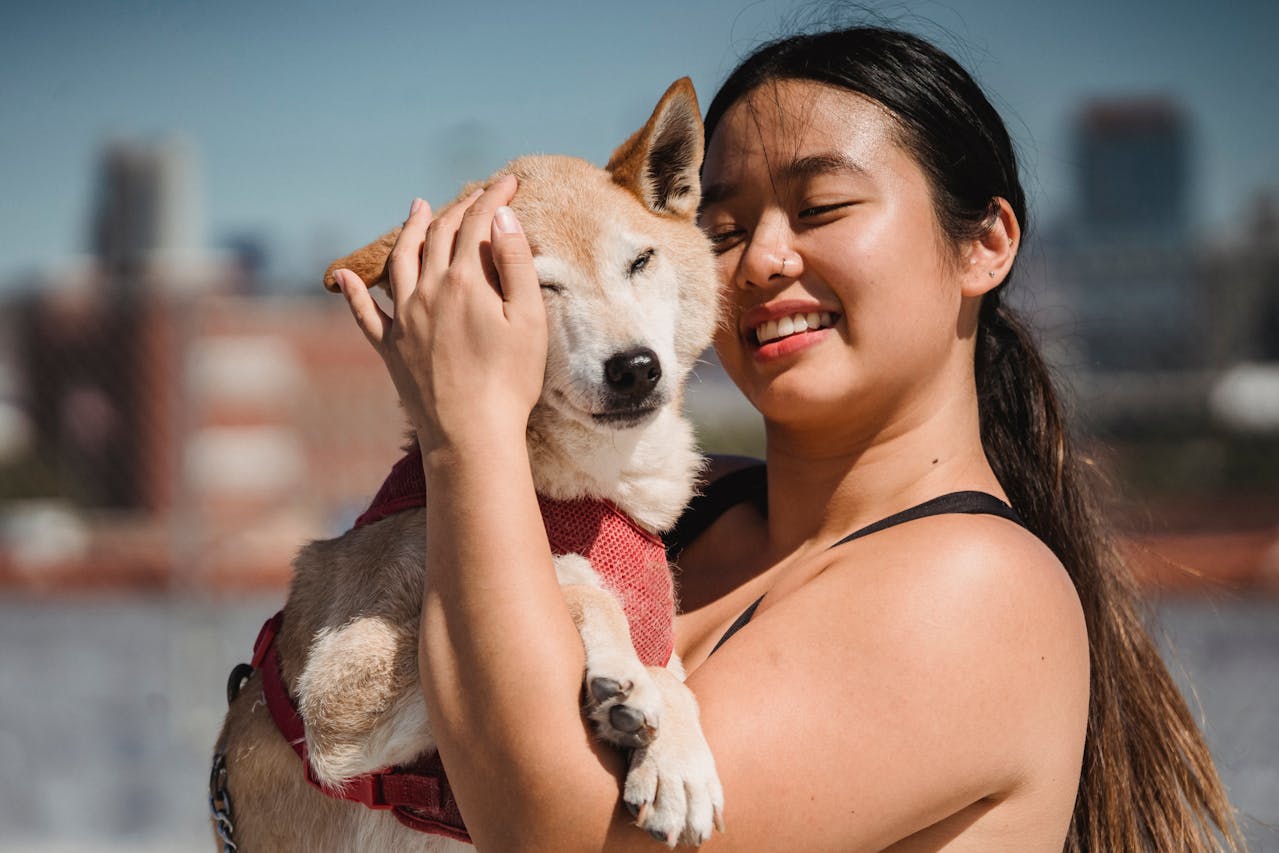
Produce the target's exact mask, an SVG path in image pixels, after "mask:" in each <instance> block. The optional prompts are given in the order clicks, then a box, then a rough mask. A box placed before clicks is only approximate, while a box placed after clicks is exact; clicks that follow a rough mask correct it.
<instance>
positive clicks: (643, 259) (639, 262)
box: [626, 249, 653, 278]
mask: <svg viewBox="0 0 1279 853" xmlns="http://www.w3.org/2000/svg"><path fill="white" fill-rule="evenodd" d="M651 260H653V250H652V249H645V250H644V251H642V252H640V253H639V256H638V257H637V258H635V260H633V261H631V267H630V269H629V270H627V272H626V277H627V278H631V277H633V276H635V275H636V274H637V273H639V272H640V271H641V270H643V269H644V267H646V266H648V262H649V261H651Z"/></svg>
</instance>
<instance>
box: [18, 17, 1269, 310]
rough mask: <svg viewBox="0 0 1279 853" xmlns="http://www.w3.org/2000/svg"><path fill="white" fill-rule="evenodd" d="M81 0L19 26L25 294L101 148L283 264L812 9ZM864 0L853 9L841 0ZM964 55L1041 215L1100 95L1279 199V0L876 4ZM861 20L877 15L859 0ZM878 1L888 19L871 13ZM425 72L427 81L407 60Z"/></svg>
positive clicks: (68, 250)
mask: <svg viewBox="0 0 1279 853" xmlns="http://www.w3.org/2000/svg"><path fill="white" fill-rule="evenodd" d="M311 8H312V7H310V6H307V5H305V4H301V3H292V4H274V5H271V6H270V7H261V6H252V5H249V4H235V3H232V4H224V5H221V6H218V7H216V8H213V7H208V6H205V5H198V4H194V3H187V2H174V3H166V4H155V3H150V4H146V3H141V2H132V3H130V2H125V3H114V4H88V3H80V4H77V3H70V4H67V3H63V4H50V5H48V6H41V7H29V8H24V9H22V10H19V11H15V12H8V13H6V15H5V19H6V20H5V26H4V27H3V28H0V30H2V32H0V110H2V111H3V114H4V115H6V116H8V117H10V118H11V119H13V118H15V117H16V120H11V121H6V123H5V127H4V129H3V130H0V187H3V188H4V193H5V198H6V201H5V204H4V205H3V206H2V207H0V288H6V287H12V286H14V285H15V284H18V283H20V279H21V277H22V276H23V275H24V274H26V273H29V272H32V271H36V270H40V269H47V268H49V267H52V266H56V265H57V264H60V263H63V262H65V260H66V259H67V258H68V257H72V256H76V255H82V254H85V253H87V251H88V249H89V245H90V234H91V229H92V221H91V220H92V212H93V211H92V203H93V194H94V191H95V181H96V174H97V169H98V165H99V159H100V151H101V150H102V149H103V147H104V146H106V145H107V143H108V142H109V141H110V140H112V139H123V140H137V139H141V140H146V139H150V138H154V137H157V136H164V135H167V134H177V135H179V136H181V137H182V138H185V139H186V140H187V142H188V144H189V145H190V146H191V148H192V150H193V157H194V160H193V162H194V163H195V164H196V165H195V169H196V176H197V178H198V180H199V183H200V185H201V186H202V189H197V191H196V193H197V194H196V196H195V197H196V198H197V199H199V201H197V202H196V203H197V204H199V205H200V210H199V211H198V213H199V215H200V217H201V218H202V219H203V220H204V221H205V222H207V227H206V228H204V229H203V232H202V234H200V235H199V236H198V237H197V238H195V239H198V240H199V241H200V242H202V243H203V244H205V245H212V246H217V245H225V244H227V243H230V242H233V241H237V240H240V239H242V238H244V237H245V236H246V235H252V236H255V237H257V239H259V240H261V241H262V243H263V244H264V245H265V246H266V248H267V250H268V251H269V252H270V253H271V257H270V258H269V262H270V264H269V269H270V271H271V272H272V273H274V274H276V275H283V276H305V275H308V274H310V273H311V272H313V268H314V266H315V265H316V264H318V263H320V262H322V260H323V259H326V258H329V257H332V256H333V255H334V254H340V253H341V252H343V251H345V250H347V249H349V248H350V247H351V246H353V245H356V244H358V243H361V242H363V241H365V240H367V239H368V238H370V237H371V236H373V235H375V234H377V233H380V232H381V231H383V230H385V228H386V227H388V226H389V225H391V224H393V223H394V222H395V221H397V220H398V218H400V217H402V216H403V210H402V209H403V208H406V207H407V203H408V200H409V199H410V198H411V197H412V196H414V195H424V196H425V197H427V198H428V199H430V200H432V201H434V202H436V203H440V202H443V201H446V200H447V199H448V198H449V197H450V196H451V194H452V192H453V191H454V190H455V189H456V186H457V185H458V183H459V182H460V181H461V180H463V179H464V178H471V177H477V176H481V175H483V174H486V173H487V172H489V171H491V170H492V169H494V168H496V167H497V166H498V165H500V164H501V163H502V162H504V161H505V160H506V159H509V158H510V157H513V156H516V155H517V154H520V153H523V152H526V151H555V152H563V153H569V154H576V155H579V156H585V157H587V158H588V159H591V160H594V161H596V162H601V161H602V160H604V159H605V158H606V157H607V155H608V153H609V151H610V150H611V149H612V147H613V146H614V145H616V144H617V143H618V142H620V141H621V139H622V138H624V136H625V135H626V134H627V133H629V131H630V130H632V129H634V127H635V126H638V124H639V123H640V121H642V119H643V117H644V116H645V115H647V112H648V110H649V109H650V108H651V103H652V102H653V101H655V100H656V98H657V96H658V95H659V94H660V93H661V91H662V90H663V89H664V88H665V86H666V85H667V84H668V83H669V82H670V80H672V79H674V78H675V77H677V76H681V75H682V74H689V75H690V76H692V78H693V80H694V83H695V84H696V85H697V87H698V90H699V92H700V93H701V96H702V99H703V106H704V105H705V102H706V101H707V100H709V97H710V95H711V94H712V93H713V91H714V88H715V86H716V85H717V84H718V83H719V82H720V80H721V79H722V77H723V76H724V74H725V73H726V72H727V71H728V70H729V69H731V67H732V65H733V64H734V62H735V61H736V60H737V59H738V58H739V57H740V56H741V55H743V54H744V53H745V52H746V51H747V50H749V49H750V47H751V46H753V45H754V44H756V43H758V42H759V41H760V40H761V39H763V38H766V37H768V36H770V35H774V34H777V33H782V32H787V31H789V30H790V29H792V27H791V26H790V25H788V24H787V22H786V19H787V18H788V16H794V15H796V14H799V15H801V16H802V15H807V16H809V17H812V16H814V15H816V16H817V17H819V18H820V17H821V14H820V13H819V12H814V10H815V9H818V8H820V7H819V6H815V5H814V4H811V3H796V2H788V0H767V1H766V2H745V0H738V2H728V1H727V0H715V2H705V3H696V4H687V8H686V7H685V6H683V5H681V4H678V3H676V2H673V0H669V1H668V0H663V1H662V2H657V3H654V4H651V6H650V8H649V9H647V10H645V12H644V13H642V14H637V13H635V12H634V10H629V11H628V10H626V9H624V8H622V7H618V8H595V7H578V6H577V4H571V3H568V2H558V3H547V4H540V5H538V6H537V7H536V9H534V8H531V7H527V6H523V5H516V4H507V3H502V2H498V3H496V4H489V6H487V7H486V10H487V11H486V13H485V14H483V15H481V14H477V13H475V12H472V11H470V10H469V9H459V8H455V7H452V8H439V9H432V8H426V7H424V6H411V5H409V4H403V3H393V2H386V3H382V4H378V5H373V6H370V5H368V4H363V5H361V6H360V7H358V9H357V7H354V6H348V5H343V4H337V5H333V6H329V7H326V8H325V10H324V11H323V12H322V13H318V12H317V13H313V12H311V11H309V10H310V9H311ZM841 8H842V6H841ZM869 8H871V9H878V10H879V11H880V12H882V13H883V14H884V15H886V16H887V18H886V20H887V22H888V23H896V24H898V25H901V26H904V27H906V28H908V29H912V30H915V31H918V32H921V33H922V34H923V35H925V36H927V37H930V38H932V39H933V40H935V41H937V42H938V43H939V44H941V46H942V47H944V48H945V49H947V50H950V51H951V52H952V53H954V54H955V55H956V56H957V58H959V59H960V61H961V62H963V63H964V64H965V66H966V67H968V68H969V69H970V70H971V71H972V72H974V74H975V76H976V77H977V78H978V80H979V81H980V82H981V83H982V84H983V85H984V86H985V88H986V89H987V91H988V92H989V93H990V94H991V96H992V100H993V101H994V103H995V105H996V106H997V107H998V108H999V109H1000V110H1001V112H1002V113H1003V114H1004V116H1005V119H1006V120H1007V121H1008V124H1009V127H1010V130H1011V131H1012V133H1013V135H1014V138H1015V139H1016V140H1017V143H1018V146H1019V149H1020V151H1021V153H1022V155H1023V159H1024V164H1025V181H1026V184H1027V190H1028V192H1029V193H1030V195H1031V197H1032V199H1033V203H1034V208H1033V210H1034V214H1036V215H1037V216H1038V220H1039V221H1038V223H1036V224H1037V225H1038V226H1040V227H1042V226H1045V225H1048V224H1050V223H1051V222H1052V221H1053V220H1054V219H1056V218H1059V217H1061V216H1063V215H1065V214H1066V213H1067V212H1069V211H1070V209H1071V206H1072V205H1073V204H1074V196H1073V192H1074V190H1073V182H1072V170H1073V168H1074V162H1073V157H1074V154H1073V152H1072V150H1071V138H1070V128H1071V125H1072V122H1073V121H1075V119H1076V118H1077V115H1078V111H1079V110H1080V109H1082V107H1083V104H1084V102H1085V101H1086V100H1087V99H1088V98H1091V97H1095V96H1111V95H1117V96H1158V97H1168V98H1172V99H1174V100H1175V101H1176V102H1177V103H1178V104H1180V105H1181V107H1182V109H1184V111H1185V113H1186V115H1187V117H1188V120H1189V123H1190V128H1189V132H1190V172H1191V179H1190V180H1191V186H1190V188H1189V193H1190V205H1189V208H1190V222H1191V225H1192V227H1193V228H1195V229H1196V230H1197V231H1198V232H1200V233H1202V232H1203V231H1204V230H1218V231H1220V230H1223V229H1227V228H1229V227H1230V226H1231V225H1232V224H1233V223H1234V222H1235V220H1236V219H1237V217H1239V216H1240V214H1241V212H1242V210H1243V209H1244V207H1245V206H1246V205H1247V204H1248V203H1249V200H1250V197H1251V196H1252V195H1253V194H1254V193H1256V192H1258V191H1263V190H1269V191H1270V192H1275V191H1279V146H1276V145H1274V144H1273V142H1272V140H1273V139H1275V138H1277V137H1279V111H1276V110H1274V109H1267V108H1266V106H1265V105H1266V104H1267V103H1273V100H1274V98H1273V95H1272V94H1271V93H1272V92H1273V91H1274V88H1275V85H1276V83H1279V59H1276V58H1274V57H1273V55H1272V54H1273V52H1272V51H1271V50H1270V48H1269V45H1268V44H1267V43H1266V42H1267V40H1268V33H1270V32H1274V31H1275V30H1276V28H1277V27H1279V6H1276V5H1275V4H1266V3H1263V2H1251V3H1233V4H1231V5H1230V6H1229V7H1228V8H1227V9H1226V10H1225V13H1223V12H1222V11H1220V10H1218V11H1213V10H1210V9H1208V8H1207V7H1206V6H1204V5H1202V4H1196V3H1192V2H1187V0H1177V2H1171V3H1167V4H1164V5H1163V6H1162V7H1161V9H1160V13H1159V16H1158V17H1157V18H1153V17H1151V16H1150V14H1149V13H1148V12H1145V13H1143V12H1142V11H1141V10H1140V9H1135V8H1125V7H1123V6H1116V5H1114V4H1110V5H1107V4H1103V3H1101V2H1100V0H1087V2H1082V3H1078V4H1074V5H1072V6H1071V8H1070V9H1068V10H1058V9H1051V8H1047V9H1046V8H1028V7H1027V4H1012V3H1006V2H998V1H997V0H973V2H969V3H965V4H964V5H963V6H962V7H958V6H949V5H945V4H942V3H939V2H921V3H915V4H911V5H910V6H909V7H904V6H903V4H893V5H891V6H890V5H886V4H878V5H874V4H870V5H869ZM851 16H852V17H854V18H857V17H860V18H866V17H868V16H867V15H859V14H857V13H855V12H854V13H851ZM870 17H872V18H873V16H870ZM409 68H417V69H418V73H417V76H416V77H413V76H410V75H408V74H406V73H405V72H406V69H409Z"/></svg>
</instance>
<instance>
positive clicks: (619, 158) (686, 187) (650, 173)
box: [605, 77, 703, 219]
mask: <svg viewBox="0 0 1279 853" xmlns="http://www.w3.org/2000/svg"><path fill="white" fill-rule="evenodd" d="M702 133H703V130H702V113H701V109H700V108H699V107H698V106H697V93H696V92H694V91H693V81H692V80H689V79H688V78H687V77H683V78H680V79H679V80H676V81H675V82H674V83H672V84H671V87H670V88H669V89H667V90H666V94H665V95H662V99H661V100H660V101H658V103H657V108H656V109H655V110H653V115H652V117H651V118H649V120H648V123H647V124H645V125H644V126H643V127H642V128H640V129H639V130H638V131H636V132H635V133H634V134H632V136H631V138H630V139H628V140H626V141H625V142H623V143H622V144H621V145H620V146H619V147H618V149H617V150H616V151H614V152H613V156H612V157H610V158H609V161H608V165H607V166H606V167H605V168H606V169H608V171H609V172H610V173H611V174H612V176H613V180H614V181H615V182H616V183H618V184H620V185H621V186H623V187H625V188H626V189H628V190H630V191H631V192H632V193H634V194H635V195H636V196H638V197H639V199H640V201H642V202H644V204H645V205H646V206H647V207H648V208H649V209H650V210H652V211H654V212H656V213H666V214H672V215H675V216H680V217H683V218H685V219H692V218H693V217H695V216H696V215H697V206H698V204H699V203H700V202H701V195H702V185H701V179H700V178H699V176H698V173H699V171H700V170H701V168H702Z"/></svg>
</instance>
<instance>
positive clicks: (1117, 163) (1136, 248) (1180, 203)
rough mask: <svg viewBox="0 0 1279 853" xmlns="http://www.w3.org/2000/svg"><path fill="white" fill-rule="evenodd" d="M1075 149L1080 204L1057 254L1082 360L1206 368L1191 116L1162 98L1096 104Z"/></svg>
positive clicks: (1122, 367)
mask: <svg viewBox="0 0 1279 853" xmlns="http://www.w3.org/2000/svg"><path fill="white" fill-rule="evenodd" d="M1074 152H1075V186H1076V192H1075V204H1074V207H1073V210H1072V213H1071V215H1070V217H1069V218H1068V220H1067V221H1066V222H1065V223H1063V224H1062V226H1061V227H1060V228H1059V230H1058V232H1057V234H1056V235H1055V237H1056V240H1055V246H1054V247H1053V248H1054V251H1053V255H1054V260H1055V264H1054V266H1055V270H1056V273H1057V276H1056V277H1057V280H1058V283H1059V285H1060V286H1061V288H1062V289H1063V290H1064V291H1065V292H1066V293H1067V294H1068V298H1069V300H1070V305H1071V308H1072V310H1073V312H1074V315H1075V317H1076V319H1077V322H1078V328H1077V331H1076V335H1075V343H1076V346H1077V353H1076V355H1077V357H1078V363H1079V364H1080V366H1081V367H1083V369H1085V370H1087V371H1089V372H1101V373H1113V372H1117V371H1149V370H1160V371H1165V370H1186V369H1190V368H1192V367H1195V366H1197V365H1198V364H1200V363H1201V361H1202V357H1203V353H1202V351H1201V337H1202V332H1203V328H1202V324H1201V320H1202V316H1203V315H1202V312H1201V310H1200V305H1199V293H1198V288H1197V286H1196V275H1195V265H1196V256H1195V247H1194V242H1193V239H1192V234H1191V223H1190V221H1189V216H1188V211H1189V196H1190V191H1191V139H1190V130H1189V123H1188V121H1187V119H1186V117H1185V115H1184V114H1183V113H1182V111H1181V109H1180V108H1179V107H1178V106H1177V105H1176V104H1175V103H1174V102H1172V101H1170V100H1166V99H1161V98H1141V99H1115V100H1104V101H1096V102H1093V103H1091V104H1088V105H1086V106H1085V107H1084V108H1083V109H1082V110H1081V111H1080V113H1079V114H1078V116H1077V117H1076V120H1075V127H1074Z"/></svg>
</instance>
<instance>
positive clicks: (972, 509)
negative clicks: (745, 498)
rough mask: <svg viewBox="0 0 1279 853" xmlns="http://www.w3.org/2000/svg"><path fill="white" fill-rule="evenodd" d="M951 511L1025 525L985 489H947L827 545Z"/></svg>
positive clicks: (751, 611) (742, 623) (741, 619)
mask: <svg viewBox="0 0 1279 853" xmlns="http://www.w3.org/2000/svg"><path fill="white" fill-rule="evenodd" d="M950 513H962V514H967V515H997V516H999V517H1000V518H1006V519H1008V520H1009V521H1011V522H1013V523H1014V524H1018V525H1020V526H1022V527H1025V526H1026V525H1025V523H1024V522H1023V521H1022V520H1021V516H1019V515H1018V514H1017V511H1016V510H1014V509H1013V508H1012V507H1010V506H1009V505H1008V504H1006V503H1004V502H1003V501H1001V500H1000V499H999V498H997V497H995V496H994V495H990V494H987V493H985V492H950V493H949V494H945V495H941V496H940V497H936V498H933V499H932V500H930V501H925V502H924V503H922V504H919V505H918V506H913V507H911V508H910V509H905V510H902V511H901V512H898V513H894V514H893V515H890V516H888V518H881V519H880V520H879V521H876V522H875V523H873V524H868V525H866V526H865V527H863V528H861V529H860V530H856V531H854V532H852V533H850V534H848V535H847V536H845V537H844V538H843V539H841V540H839V541H838V542H836V543H835V544H834V545H831V546H830V547H831V548H838V547H839V546H840V545H843V544H844V543H845V542H851V541H853V540H854V539H860V538H861V537H863V536H869V535H870V534H872V533H878V532H879V531H881V530H885V529H887V528H889V527H894V526H896V525H898V524H902V523H904V522H907V521H913V520H915V519H917V518H926V517H928V516H930V515H948V514H950ZM827 550H829V549H827ZM763 600H764V596H762V595H761V596H760V597H759V598H757V599H755V602H754V603H753V604H751V606H750V607H748V608H746V609H745V610H743V611H742V615H740V616H738V617H737V619H736V620H735V621H734V622H733V624H732V625H729V626H728V630H727V631H725V632H724V636H722V637H720V638H719V642H718V643H716V644H715V648H713V649H711V652H710V653H711V654H712V655H713V654H715V652H716V650H717V649H719V647H720V646H722V645H724V642H725V641H726V640H728V638H729V637H731V636H733V635H734V634H736V633H737V632H738V631H740V630H742V628H745V627H746V623H748V622H750V621H751V617H753V616H754V615H755V610H756V608H758V607H759V605H760V602H761V601H763Z"/></svg>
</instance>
